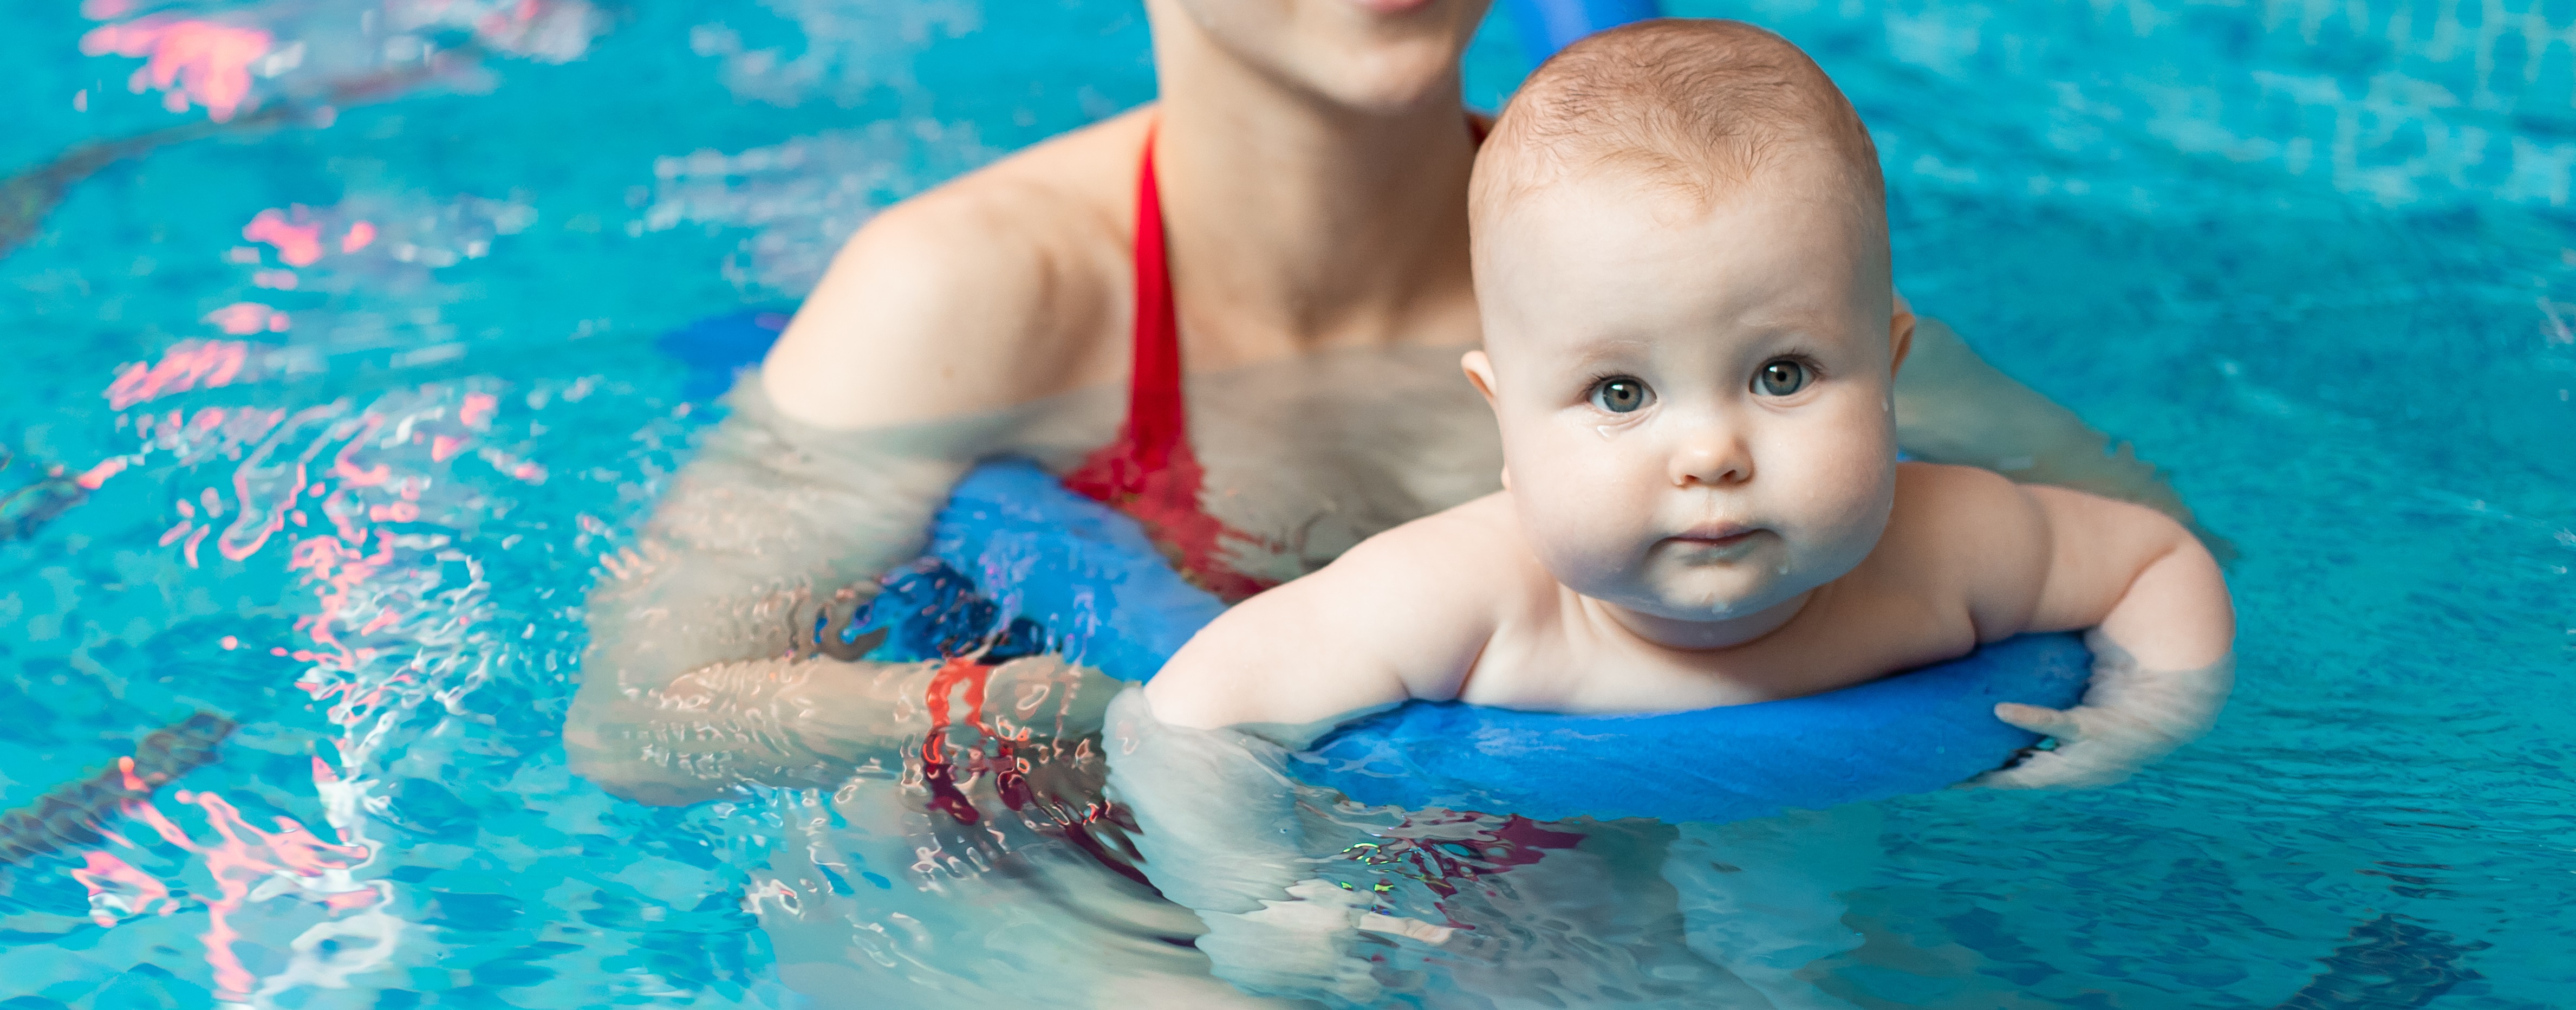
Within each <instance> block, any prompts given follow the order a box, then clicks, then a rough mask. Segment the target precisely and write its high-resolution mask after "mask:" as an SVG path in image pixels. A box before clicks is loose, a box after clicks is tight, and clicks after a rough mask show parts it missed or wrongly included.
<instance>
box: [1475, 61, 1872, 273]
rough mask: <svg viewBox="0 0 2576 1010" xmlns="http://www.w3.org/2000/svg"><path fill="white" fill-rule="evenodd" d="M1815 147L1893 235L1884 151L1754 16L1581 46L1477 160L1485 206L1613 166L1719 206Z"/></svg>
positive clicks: (1829, 85)
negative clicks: (1881, 164) (1882, 169)
mask: <svg viewBox="0 0 2576 1010" xmlns="http://www.w3.org/2000/svg"><path fill="white" fill-rule="evenodd" d="M1801 150H1809V151H1817V152H1821V153H1825V154H1827V155H1829V156H1831V157H1832V158H1833V160H1834V161H1835V162H1836V163H1838V164H1839V165H1840V166H1841V167H1842V168H1843V169H1844V171H1845V172H1847V173H1848V175H1847V176H1846V177H1845V178H1844V179H1842V180H1840V181H1841V182H1843V183H1844V186H1845V189H1846V191H1847V192H1849V193H1850V195H1851V196H1852V197H1854V198H1855V199H1856V201H1858V202H1860V203H1862V204H1865V214H1864V217H1865V218H1866V219H1875V220H1876V221H1877V222H1878V225H1877V226H1878V227H1879V228H1884V227H1885V210H1884V207H1885V200H1886V196H1885V188H1884V187H1885V183H1884V181H1883V180H1882V179H1881V178H1880V176H1879V170H1878V150H1877V147H1876V146H1875V145H1873V144H1872V143H1871V142H1870V139H1869V130H1868V128H1867V127H1864V126H1862V125H1861V121H1860V114H1859V113H1857V112H1855V111H1853V109H1852V106H1851V102H1850V101H1848V100H1846V99H1845V98H1844V97H1843V93H1842V91H1841V89H1839V88H1836V87H1834V82H1833V80H1832V79H1831V78H1828V77H1826V76H1825V72H1824V70H1823V69H1821V68H1819V67H1817V66H1816V63H1815V61H1814V60H1811V59H1808V58H1807V54H1806V53H1804V52H1801V51H1799V49H1798V47H1797V46H1795V45H1792V44H1790V42H1789V41H1788V40H1787V39H1783V38H1781V37H1780V36H1778V35H1774V34H1772V33H1770V32H1767V31H1764V30H1762V29H1760V28H1756V27H1754V26H1752V25H1748V24H1745V23H1743V22H1741V21H1711V20H1684V19H1662V20H1655V21H1644V22H1639V23H1636V24H1631V25H1626V26H1623V27H1619V28H1614V29H1611V30H1609V31H1606V32H1602V33H1600V34H1597V35H1593V36H1591V37H1588V38H1585V39H1583V40H1581V41H1578V42H1576V43H1574V44H1573V45H1570V46H1567V47H1566V48H1565V49H1564V50H1563V51H1561V52H1558V53H1557V54H1556V55H1555V56H1554V57H1552V58H1550V59H1549V60H1548V61H1547V62H1546V63H1544V64H1541V65H1540V66H1539V68H1538V69H1537V70H1536V71H1533V72H1532V73H1531V74H1530V76H1529V79H1528V80H1527V81H1525V82H1523V83H1522V85H1521V88H1520V91H1519V92H1518V93H1516V94H1514V95H1513V96H1512V100H1511V103H1510V104H1509V105H1508V106H1506V107H1505V108H1504V109H1503V113H1502V116H1501V117H1500V118H1499V119H1497V120H1496V121H1495V123H1494V130H1493V136H1492V137H1490V138H1489V139H1488V140H1487V141H1486V143H1485V149H1484V152H1483V154H1482V155H1481V156H1480V157H1479V159H1478V162H1477V166H1476V181H1475V185H1474V191H1473V195H1472V200H1473V202H1474V204H1475V205H1476V206H1477V207H1478V208H1479V209H1480V212H1481V211H1482V210H1484V209H1489V208H1491V207H1494V206H1496V205H1497V204H1498V202H1509V201H1511V200H1513V199H1516V198H1517V197H1519V196H1521V195H1523V194H1526V193H1527V192H1529V191H1531V190H1534V189H1538V188H1540V187H1543V186H1546V185H1548V184H1550V183H1552V182H1556V181H1559V180H1563V179H1566V178H1570V177H1575V176H1581V175H1585V174H1589V173H1592V172H1595V171H1599V170H1603V169H1610V170H1615V171H1621V172H1625V173H1633V174H1634V175H1636V176H1638V177H1640V178H1642V179H1644V180H1645V181H1648V182H1650V183H1652V184H1654V185H1656V186H1659V187H1664V188H1668V189H1670V190H1671V191H1673V193H1674V194H1675V195H1678V196H1682V197H1685V198H1688V199H1690V200H1692V201H1693V202H1695V203H1696V204H1697V205H1698V206H1700V207H1703V208H1705V207H1708V206H1711V205H1713V204H1715V203H1717V202H1719V201H1721V200H1723V199H1725V198H1726V197H1727V196H1728V195H1730V194H1731V193H1733V192H1735V191H1736V190H1738V189H1740V188H1741V187H1743V186H1744V185H1745V184H1746V183H1748V182H1750V181H1751V180H1753V179H1754V178H1756V177H1757V176H1760V175H1762V174H1764V173H1765V172H1766V171H1767V170H1768V169H1770V168H1772V167H1774V166H1775V165H1776V164H1777V163H1778V162H1779V161H1780V160H1781V159H1782V158H1783V157H1784V156H1786V155H1788V154H1790V153H1792V152H1797V151H1801Z"/></svg>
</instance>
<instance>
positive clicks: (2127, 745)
mask: <svg viewBox="0 0 2576 1010" xmlns="http://www.w3.org/2000/svg"><path fill="white" fill-rule="evenodd" d="M2085 644H2086V645H2088V646H2090V647H2091V648H2092V649H2093V657H2094V658H2093V681H2092V684H2091V686H2089V687H2087V688H2086V689H2085V691H2084V702H2083V704H2080V705H2077V706H2076V707H2074V708H2070V709H2065V710H2063V711H2061V710H2058V709H2052V708H2041V707H2039V706H2037V705H2017V704H2013V703H2010V702H2006V703H2004V704H2001V705H1997V706H1995V718H1997V719H2001V720H2003V721H2005V722H2008V723H2011V724H2013V725H2015V726H2019V727H2021V728H2023V729H2026V730H2029V731H2031V732H2033V733H2038V734H2042V735H2045V736H2051V737H2055V738H2057V749H2055V750H2045V751H2038V752H2035V753H2032V754H2031V755H2030V756H2029V757H2027V758H2025V759H2023V760H2022V762H2021V763H2019V764H2016V765H2013V766H2012V767H2009V768H2002V769H1998V770H1995V771H1990V772H1987V773H1985V774H1983V775H1980V776H1977V777H1976V778H1975V779H1972V780H1970V781H1969V783H1968V784H1969V785H1971V786H1983V787H1986V788H1990V789H2089V788H2094V787H2098V786H2107V785H2111V784H2113V783H2115V782H2118V781H2120V780H2122V779H2125V778H2128V777H2129V776H2130V775H2131V774H2132V773H2134V772H2136V771H2137V770H2138V769H2140V768H2144V767H2146V766H2147V764H2148V763H2149V762H2152V761H2154V760H2155V759H2157V758H2160V757H2163V756H2165V755H2166V754H2169V753H2172V752H2173V750H2174V749H2175V748H2178V747H2181V746H2182V745H2184V744H2186V743H2190V742H2191V741H2192V740H2193V739H2195V738H2198V737H2199V736H2200V735H2201V734H2202V733H2206V732H2208V731H2209V726H2210V723H2212V722H2214V721H2216V719H2217V718H2218V710H2219V709H2220V708H2221V707H2222V706H2224V705H2226V704H2227V695H2228V692H2229V691H2231V690H2233V689H2234V688H2235V686H2236V663H2235V659H2234V657H2232V656H2231V657H2229V658H2227V659H2222V660H2220V661H2218V662H2216V663H2213V664H2211V665H2209V666H2206V667H2202V668H2200V669H2197V670H2140V669H2138V666H2137V662H2136V661H2135V660H2134V659H2132V658H2131V657H2130V656H2129V654H2128V652H2127V650H2124V649H2122V648H2120V647H2119V646H2117V645H2114V644H2112V643H2111V642H2110V641H2109V640H2108V639H2106V638H2104V637H2103V636H2102V634H2101V633H2100V632H2098V631H2097V632H2094V633H2092V634H2089V635H2086V636H2085Z"/></svg>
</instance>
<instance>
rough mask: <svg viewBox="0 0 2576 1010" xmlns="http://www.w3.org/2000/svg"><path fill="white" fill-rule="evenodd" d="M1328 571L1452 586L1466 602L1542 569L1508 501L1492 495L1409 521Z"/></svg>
mask: <svg viewBox="0 0 2576 1010" xmlns="http://www.w3.org/2000/svg"><path fill="white" fill-rule="evenodd" d="M1332 567H1334V568H1362V569H1369V570H1372V571H1374V572H1381V573H1388V574H1393V573H1397V572H1401V573H1405V574H1406V575H1408V576H1410V578H1409V579H1408V581H1419V582H1423V583H1426V584H1425V585H1423V586H1422V587H1421V588H1424V589H1426V590H1427V589H1430V588H1433V586H1432V585H1431V584H1439V585H1442V586H1456V587H1459V588H1460V589H1461V590H1463V591H1464V592H1465V593H1466V594H1467V595H1468V596H1479V595H1489V593H1490V592H1491V591H1493V590H1498V589H1507V588H1510V587H1511V586H1516V585H1518V584H1520V583H1521V582H1523V581H1526V580H1527V579H1528V578H1529V577H1530V576H1531V575H1532V574H1533V573H1536V574H1538V575H1540V576H1544V575H1545V573H1546V569H1545V567H1544V566H1541V565H1540V564H1539V562H1538V556H1537V555H1536V554H1535V553H1533V552H1532V551H1531V549H1530V543H1529V538H1528V537H1527V536H1526V535H1525V534H1524V533H1523V532H1522V528H1521V524H1520V518H1519V516H1518V514H1517V513H1516V511H1515V510H1514V508H1513V505H1512V500H1511V496H1510V495H1509V494H1506V493H1504V492H1499V491H1498V492H1495V493H1493V494H1489V495H1486V496H1484V497H1482V498H1477V499H1474V500H1472V501H1468V502H1466V503H1464V504H1460V505H1455V506H1452V507H1449V508H1446V509H1442V510H1440V511H1438V512H1434V513H1432V514H1430V515H1427V516H1423V517H1422V518H1419V519H1415V520H1413V521H1411V522H1407V523H1404V524H1401V525H1398V526H1395V527H1393V528H1391V529H1388V530H1386V531H1384V532H1382V533H1379V534H1377V535H1376V536H1372V537H1369V538H1368V539H1366V540H1362V541H1360V542H1359V544H1358V545H1357V546H1354V547H1352V548H1351V549H1350V550H1349V551H1347V552H1345V553H1344V554H1343V555H1342V557H1341V559H1340V560H1337V561H1335V562H1333V565H1332Z"/></svg>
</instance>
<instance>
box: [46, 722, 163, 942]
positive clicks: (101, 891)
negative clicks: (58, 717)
mask: <svg viewBox="0 0 2576 1010" xmlns="http://www.w3.org/2000/svg"><path fill="white" fill-rule="evenodd" d="M129 760H131V759H129ZM122 840H123V839H119V841H122ZM128 844H129V845H130V844H132V843H128ZM81 859H82V865H81V868H80V869H77V870H73V871H72V879H73V880H77V881H80V882H81V886H82V887H86V888H89V917H90V919H91V920H92V921H94V922H97V923H98V924H99V925H101V926H113V925H116V923H117V920H118V919H119V918H121V916H120V915H119V914H118V913H123V914H125V915H143V914H145V913H148V912H151V911H152V910H153V907H154V906H156V905H157V906H159V907H160V913H161V914H162V915H168V914H170V913H172V912H176V911H178V910H179V899H177V898H173V897H171V896H170V885H168V884H164V883H162V882H161V881H160V879H159V878H157V877H154V876H152V875H151V874H149V873H145V872H143V871H141V870H138V869H135V868H134V867H132V866H129V865H127V864H126V862H125V860H122V859H118V858H116V857H115V856H112V855H109V854H107V853H106V852H102V851H100V850H97V849H91V850H89V851H86V852H83V853H81Z"/></svg>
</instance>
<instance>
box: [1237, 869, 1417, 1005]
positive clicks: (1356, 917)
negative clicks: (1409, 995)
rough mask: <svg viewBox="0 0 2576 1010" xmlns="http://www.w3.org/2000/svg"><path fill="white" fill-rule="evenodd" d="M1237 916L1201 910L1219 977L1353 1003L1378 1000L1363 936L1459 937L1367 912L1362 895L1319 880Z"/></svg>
mask: <svg viewBox="0 0 2576 1010" xmlns="http://www.w3.org/2000/svg"><path fill="white" fill-rule="evenodd" d="M1261 905H1262V907H1261V908H1259V909H1256V910H1253V911H1250V912H1241V913H1234V914H1222V913H1220V914H1208V913H1204V912H1202V913H1200V915H1199V918H1200V919H1202V920H1204V921H1205V922H1206V923H1207V927H1208V931H1207V934H1206V935H1204V936H1201V937H1199V941H1198V947H1199V950H1201V951H1202V952H1205V953H1206V954H1207V956H1208V960H1209V961H1211V962H1213V964H1214V970H1215V973H1216V975H1217V977H1219V978H1222V979H1225V980H1226V981H1228V982H1232V983H1234V984H1235V985H1237V986H1239V987H1241V988H1243V989H1244V990H1245V991H1247V992H1254V993H1263V994H1277V995H1298V996H1303V995H1310V994H1315V993H1331V994H1333V995H1334V996H1336V997H1339V998H1341V999H1343V1000H1347V1001H1349V1002H1352V1003H1359V1004H1366V1003H1369V1002H1372V1001H1374V1000H1376V999H1377V997H1378V995H1379V993H1380V987H1379V985H1378V981H1377V979H1376V977H1375V976H1374V975H1372V974H1371V972H1370V967H1369V964H1370V963H1369V959H1368V958H1367V957H1365V956H1363V955H1362V954H1360V953H1359V952H1358V951H1357V950H1356V949H1355V948H1356V947H1357V945H1358V944H1359V942H1360V938H1359V934H1361V933H1387V934H1393V935H1397V936H1409V937H1412V938H1414V939H1417V940H1421V941H1423V942H1424V943H1433V944H1437V943H1441V942H1444V941H1446V940H1448V939H1449V937H1450V935H1451V933H1452V932H1453V931H1452V930H1451V929H1450V928H1449V927H1446V926H1435V925H1432V924H1430V923H1427V922H1423V921H1421V920H1418V919H1404V918H1398V917H1395V916H1391V915H1381V914H1379V913H1376V912H1371V911H1367V908H1368V901H1367V899H1366V898H1363V897H1361V896H1360V894H1358V893H1357V892H1354V891H1350V890H1345V889H1343V888H1341V887H1338V886H1335V885H1334V884H1332V883H1330V882H1328V881H1324V880H1316V879H1307V880H1301V881H1298V882H1297V883H1296V885H1294V886H1292V887H1290V888H1288V900H1286V901H1264V902H1262V903H1261Z"/></svg>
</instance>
